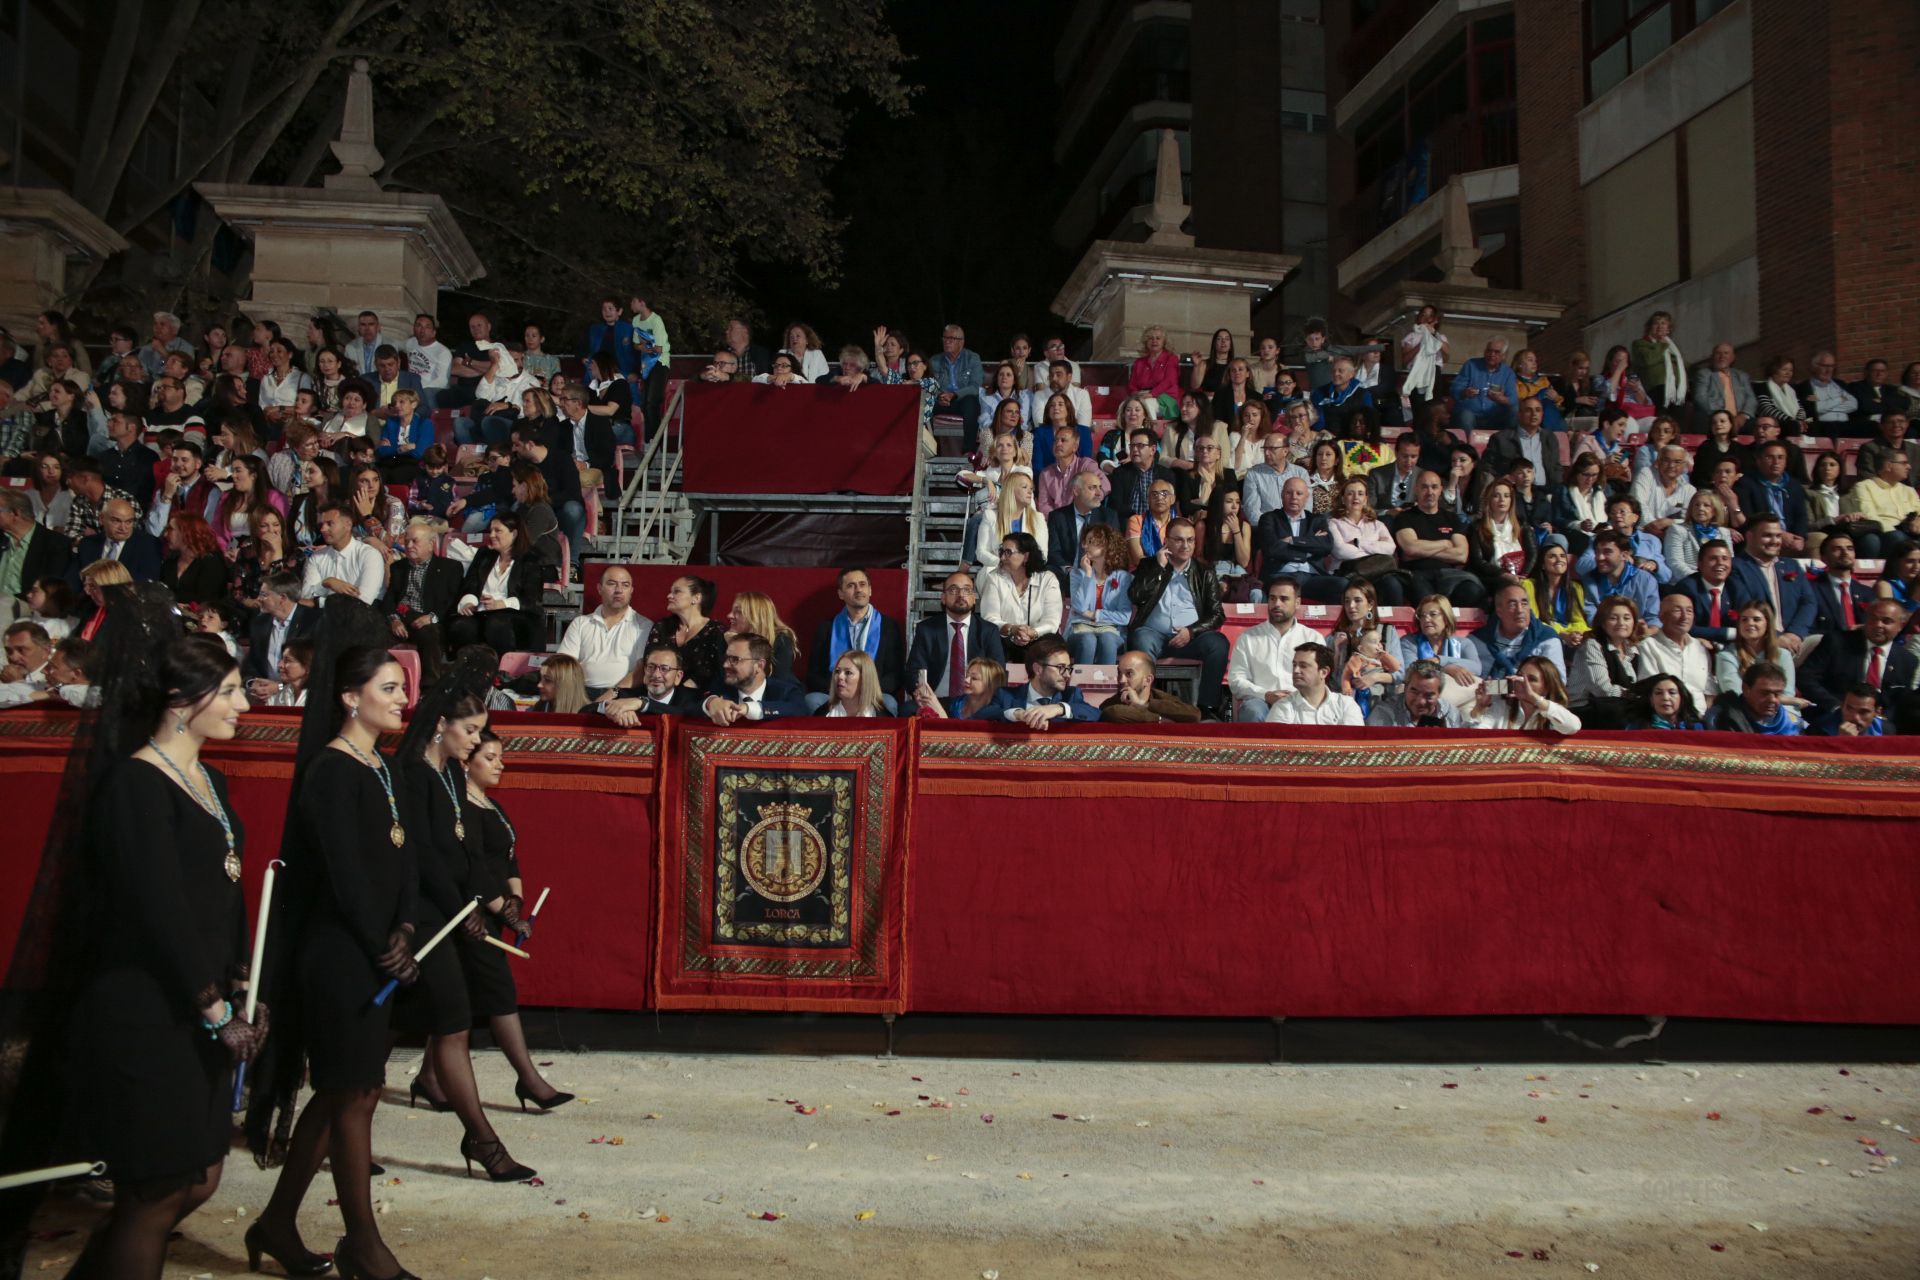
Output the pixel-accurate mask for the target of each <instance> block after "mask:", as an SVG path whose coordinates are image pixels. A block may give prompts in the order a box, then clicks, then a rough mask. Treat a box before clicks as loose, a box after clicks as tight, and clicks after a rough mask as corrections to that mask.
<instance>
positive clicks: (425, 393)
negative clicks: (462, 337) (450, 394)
mask: <svg viewBox="0 0 1920 1280" xmlns="http://www.w3.org/2000/svg"><path fill="white" fill-rule="evenodd" d="M439 335H440V327H439V326H438V325H437V324H435V323H434V319H433V317H432V316H430V315H426V314H425V313H422V314H420V315H417V316H415V317H414V318H413V336H412V337H411V338H408V339H407V340H406V341H405V342H403V343H401V344H400V354H401V355H403V356H405V357H406V360H407V368H409V369H411V370H413V373H414V376H415V377H417V378H419V379H420V403H421V404H422V405H424V406H425V407H426V408H427V409H429V410H431V409H433V408H435V407H436V406H437V405H438V403H439V401H438V396H439V394H440V393H441V392H442V391H445V390H446V389H447V374H448V371H449V370H450V369H452V367H453V352H451V351H449V350H447V348H446V346H445V344H443V343H442V342H441V341H440V336H439Z"/></svg>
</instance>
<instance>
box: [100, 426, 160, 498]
mask: <svg viewBox="0 0 1920 1280" xmlns="http://www.w3.org/2000/svg"><path fill="white" fill-rule="evenodd" d="M96 461H98V462H99V463H100V478H101V479H103V480H105V481H106V482H107V487H108V488H109V489H119V490H122V491H123V492H126V493H129V494H132V495H133V500H134V501H135V502H138V503H139V504H140V509H141V510H142V511H145V510H146V509H147V508H148V507H150V506H152V505H153V490H154V480H153V468H154V465H155V464H156V463H158V462H159V461H160V455H159V454H157V453H155V452H154V451H153V450H152V449H149V448H148V447H147V446H146V445H144V444H141V443H140V442H139V441H135V442H134V445H133V447H132V448H131V449H126V450H124V451H123V450H120V449H109V450H107V452H105V453H103V454H101V455H100V456H99V458H98V459H96Z"/></svg>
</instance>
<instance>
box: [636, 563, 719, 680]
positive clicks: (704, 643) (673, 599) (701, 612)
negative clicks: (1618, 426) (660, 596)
mask: <svg viewBox="0 0 1920 1280" xmlns="http://www.w3.org/2000/svg"><path fill="white" fill-rule="evenodd" d="M718 594H719V593H718V591H717V590H716V589H715V587H714V585H713V583H712V581H711V580H710V579H707V578H695V577H691V576H689V577H685V578H675V579H674V580H673V585H672V586H671V587H668V588H667V612H668V614H670V615H671V619H670V620H669V619H662V620H661V622H660V625H659V626H658V627H656V628H654V633H653V634H654V640H655V641H656V642H657V643H658V642H664V643H666V644H670V645H672V646H673V647H674V650H675V651H676V652H677V653H679V655H680V668H681V670H683V671H685V672H686V673H687V677H686V679H685V680H684V681H682V683H683V684H686V685H688V686H689V687H691V688H695V689H699V690H701V691H702V692H705V691H706V690H707V689H708V688H709V687H710V686H711V685H712V684H713V682H714V679H715V678H716V677H717V676H719V674H720V659H721V658H722V657H723V656H724V655H725V654H726V651H727V629H726V628H725V627H723V626H721V625H720V622H719V620H718V619H716V618H711V617H709V616H708V615H709V614H711V613H712V612H713V602H714V600H715V598H716V597H717V595H718Z"/></svg>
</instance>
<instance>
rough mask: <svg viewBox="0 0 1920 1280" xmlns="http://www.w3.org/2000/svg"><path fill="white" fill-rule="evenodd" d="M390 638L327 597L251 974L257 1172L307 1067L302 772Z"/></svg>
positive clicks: (313, 879)
mask: <svg viewBox="0 0 1920 1280" xmlns="http://www.w3.org/2000/svg"><path fill="white" fill-rule="evenodd" d="M302 607H303V608H307V607H311V606H304V605H303V606H302ZM391 635H392V632H390V631H389V630H388V629H387V627H386V624H385V623H384V622H382V621H381V618H380V615H379V614H378V613H376V612H375V611H374V610H373V608H372V606H370V605H367V604H364V603H362V602H361V601H359V600H355V599H353V598H352V597H351V596H334V597H332V598H331V599H329V600H328V601H327V605H326V608H325V609H324V610H323V611H322V612H321V614H320V629H319V633H318V635H317V636H316V637H315V639H314V655H313V665H312V667H311V668H310V669H309V673H308V677H307V705H306V709H305V710H304V711H302V712H301V715H300V742H299V746H298V748H297V749H296V751H295V753H294V760H293V782H292V785H291V786H290V787H289V788H288V791H287V821H286V826H285V827H284V828H283V829H282V832H281V837H280V857H281V860H282V861H284V862H285V863H286V871H285V872H284V873H283V875H282V878H281V880H280V881H279V884H278V887H277V888H276V889H275V890H274V895H273V907H272V912H273V915H272V919H271V921H270V922H269V924H268V927H267V955H266V961H265V963H264V964H263V965H262V971H261V972H260V973H256V974H254V975H253V981H254V983H255V984H256V985H257V986H258V988H259V991H260V996H261V999H263V1000H266V1001H268V1002H269V1004H270V1005H271V1006H272V1008H273V1014H274V1018H273V1034H272V1035H271V1036H269V1037H267V1044H266V1049H265V1052H264V1053H263V1054H262V1056H261V1058H260V1061H259V1062H258V1063H257V1064H256V1065H255V1067H254V1069H253V1075H252V1090H253V1091H252V1095H251V1097H249V1098H248V1100H247V1119H246V1133H247V1145H248V1147H250V1148H251V1149H252V1150H253V1159H254V1163H256V1164H258V1165H259V1166H260V1167H261V1168H263V1169H264V1168H266V1167H268V1166H269V1165H272V1164H277V1163H279V1151H278V1149H277V1148H278V1147H284V1145H285V1141H286V1135H287V1134H289V1133H290V1132H291V1131H292V1126H293V1117H294V1102H295V1099H296V1097H297V1095H298V1093H299V1089H300V1081H301V1079H302V1077H303V1075H304V1074H305V1067H306V1056H305V1054H304V1053H303V1052H302V1050H301V1047H300V1046H301V1044H302V1043H303V1037H302V1032H301V1022H302V1010H301V1008H300V1002H299V999H298V996H299V989H298V985H297V984H296V983H295V981H294V979H293V974H294V965H293V962H294V958H295V957H294V955H293V948H294V944H295V943H296V942H297V941H298V939H299V938H300V935H301V933H302V932H303V930H304V924H305V920H306V914H307V910H308V908H309V907H311V905H312V903H313V900H314V898H315V896H316V894H317V893H318V892H319V889H318V884H319V878H320V875H321V869H320V867H319V866H318V861H319V859H318V857H317V856H315V853H314V851H315V848H316V845H315V841H316V840H317V839H320V838H324V837H325V836H326V835H327V834H328V833H326V832H313V831H308V830H307V829H306V825H305V823H304V822H303V821H302V820H301V816H300V789H301V787H302V786H303V785H304V784H305V782H306V775H307V771H308V770H309V769H310V768H312V767H313V762H314V761H315V760H317V759H319V758H320V753H321V752H322V751H325V750H326V748H327V744H328V743H329V742H331V741H333V739H334V737H335V736H336V735H337V734H338V733H339V732H340V724H341V722H342V721H343V720H344V719H345V718H346V708H345V707H344V706H343V705H342V703H341V701H340V694H341V693H342V692H343V691H344V690H347V689H357V688H359V687H360V686H361V685H364V684H365V683H366V682H367V681H368V680H370V679H372V678H373V673H374V672H376V671H378V670H379V669H380V668H381V667H383V666H385V665H386V664H387V663H389V662H391V661H393V655H392V654H390V653H388V652H387V647H386V646H387V640H388V639H389V638H390V637H391ZM276 1115H277V1117H278V1120H277V1122H276Z"/></svg>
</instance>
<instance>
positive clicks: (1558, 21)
mask: <svg viewBox="0 0 1920 1280" xmlns="http://www.w3.org/2000/svg"><path fill="white" fill-rule="evenodd" d="M1581 10H1582V6H1581V5H1579V4H1577V3H1573V2H1572V0H1518V3H1517V4H1515V5H1514V32H1515V36H1516V40H1517V47H1518V49H1519V56H1518V58H1517V59H1516V63H1517V72H1518V76H1517V79H1516V82H1515V96H1516V99H1517V103H1518V108H1519V116H1520V225H1521V237H1520V253H1521V259H1520V279H1521V283H1522V284H1523V285H1524V286H1525V288H1526V289H1527V291H1528V292H1529V293H1540V294H1545V295H1546V296H1548V297H1550V298H1553V299H1555V300H1556V301H1559V302H1564V303H1567V304H1568V306H1567V311H1566V314H1565V315H1563V316H1562V317H1561V318H1560V319H1559V320H1558V321H1556V322H1555V323H1554V324H1552V325H1550V326H1549V327H1548V328H1546V329H1544V330H1542V331H1541V332H1540V333H1539V334H1537V335H1535V337H1534V339H1533V341H1532V344H1531V345H1532V347H1533V349H1534V350H1536V351H1538V352H1539V353H1540V357H1541V360H1540V362H1541V364H1542V366H1543V367H1545V368H1548V369H1558V368H1560V367H1561V366H1562V365H1564V364H1565V362H1566V357H1567V355H1568V353H1569V352H1572V351H1574V350H1577V349H1578V348H1579V347H1580V346H1581V344H1582V342H1583V339H1582V337H1581V333H1580V330H1581V327H1582V326H1583V325H1584V324H1586V321H1587V310H1586V302H1585V298H1586V295H1587V245H1586V211H1585V203H1584V197H1583V196H1582V195H1581V191H1580V135H1579V130H1578V127H1577V125H1576V123H1575V119H1574V117H1575V115H1576V114H1577V113H1578V112H1579V110H1580V108H1581V107H1583V106H1585V105H1586V86H1585V76H1584V75H1583V68H1582V62H1581V59H1582V57H1583V56H1584V55H1583V47H1582V44H1581V38H1580V15H1581Z"/></svg>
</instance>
